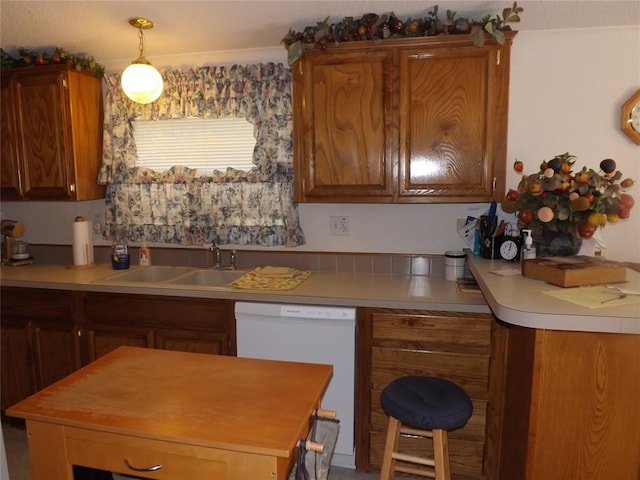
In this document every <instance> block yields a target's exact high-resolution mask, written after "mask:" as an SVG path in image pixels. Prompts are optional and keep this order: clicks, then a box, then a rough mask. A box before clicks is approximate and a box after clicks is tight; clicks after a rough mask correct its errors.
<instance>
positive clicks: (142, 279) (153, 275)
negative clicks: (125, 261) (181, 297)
mask: <svg viewBox="0 0 640 480" xmlns="http://www.w3.org/2000/svg"><path fill="white" fill-rule="evenodd" d="M189 272H193V268H192V267H171V266H160V265H156V266H151V267H141V268H138V269H136V270H130V271H127V272H123V273H118V274H116V275H112V276H110V277H108V278H105V279H103V280H101V282H107V283H162V282H166V281H168V280H172V279H174V278H177V277H179V276H181V275H184V274H185V273H189Z"/></svg>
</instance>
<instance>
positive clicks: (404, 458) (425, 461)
mask: <svg viewBox="0 0 640 480" xmlns="http://www.w3.org/2000/svg"><path fill="white" fill-rule="evenodd" d="M391 458H394V459H395V460H400V461H401V462H411V463H417V464H419V465H425V466H427V467H435V466H436V462H435V460H433V459H432V458H425V457H416V456H415V455H409V454H407V453H399V452H393V453H392V454H391Z"/></svg>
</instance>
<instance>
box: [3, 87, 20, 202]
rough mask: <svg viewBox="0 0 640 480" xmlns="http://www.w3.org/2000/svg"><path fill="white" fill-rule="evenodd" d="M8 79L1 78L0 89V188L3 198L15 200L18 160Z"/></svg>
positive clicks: (18, 181)
mask: <svg viewBox="0 0 640 480" xmlns="http://www.w3.org/2000/svg"><path fill="white" fill-rule="evenodd" d="M8 83H9V82H8V81H5V79H3V80H2V88H1V89H0V92H1V94H0V95H1V96H0V143H1V145H2V150H1V151H0V155H2V157H1V158H2V161H1V162H0V189H1V192H2V199H3V200H17V199H19V198H20V197H21V189H20V174H19V168H20V167H19V162H18V144H17V142H16V138H17V137H16V124H15V113H14V109H13V102H12V101H11V93H10V89H9V85H8ZM5 84H6V85H5Z"/></svg>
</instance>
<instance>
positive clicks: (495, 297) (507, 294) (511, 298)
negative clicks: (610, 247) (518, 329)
mask: <svg viewBox="0 0 640 480" xmlns="http://www.w3.org/2000/svg"><path fill="white" fill-rule="evenodd" d="M467 261H468V264H469V269H470V270H471V273H473V276H474V277H475V279H476V280H477V282H478V284H479V285H480V288H481V290H482V292H483V294H484V296H485V299H486V301H487V303H488V304H489V306H490V307H491V310H492V311H493V313H494V315H495V316H496V317H498V318H499V319H500V320H502V321H504V322H506V323H510V324H513V325H519V326H522V327H530V328H538V329H549V330H573V331H586V332H608V333H634V334H640V304H634V305H620V306H615V305H610V304H609V305H607V306H603V307H597V308H588V307H583V306H580V305H577V304H574V303H571V302H568V301H565V300H560V299H557V298H554V297H552V296H550V295H547V294H545V293H543V292H550V291H554V290H566V289H564V288H562V287H556V286H554V285H551V284H549V283H546V282H543V281H539V280H533V279H530V278H525V277H522V276H521V275H507V276H501V275H497V274H495V273H491V272H493V271H496V270H507V269H513V268H516V269H517V268H519V264H511V263H510V262H505V261H504V260H485V259H483V258H480V257H474V256H469V257H467ZM626 278H627V281H626V282H624V283H620V284H616V285H618V286H621V287H623V288H626V289H629V290H633V291H640V273H638V272H635V271H633V270H632V269H630V268H627V272H626ZM575 288H581V287H575Z"/></svg>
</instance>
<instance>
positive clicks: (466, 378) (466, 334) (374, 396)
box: [356, 308, 494, 480]
mask: <svg viewBox="0 0 640 480" xmlns="http://www.w3.org/2000/svg"><path fill="white" fill-rule="evenodd" d="M493 323H494V319H493V316H492V315H491V314H477V313H457V312H436V311H417V310H396V309H376V308H364V309H361V310H360V311H359V318H358V333H357V343H358V349H357V350H358V353H357V369H356V371H357V374H358V378H357V379H356V381H357V391H356V406H357V413H356V467H357V468H358V469H359V470H365V471H373V470H377V469H379V468H380V466H381V464H382V454H383V451H384V441H385V433H386V429H387V420H388V418H387V416H386V415H385V413H384V411H383V410H382V408H381V406H380V394H381V392H382V390H383V389H384V388H385V387H386V386H387V385H388V384H389V383H390V382H391V381H392V380H394V379H396V378H399V377H403V376H406V375H425V376H436V377H442V378H446V379H448V380H451V381H453V382H455V383H457V384H458V385H460V386H461V387H463V388H464V389H465V390H466V392H467V393H468V394H469V396H470V397H471V398H472V401H473V415H472V417H471V419H470V420H469V422H468V423H467V425H466V426H465V427H463V428H461V429H458V430H456V431H452V432H450V434H449V456H450V462H451V471H452V476H453V479H454V480H472V479H473V480H480V479H482V478H484V477H483V458H484V455H485V449H486V448H487V445H486V444H487V431H488V429H487V412H488V410H489V409H488V403H489V391H490V389H489V371H490V357H491V338H492V328H493ZM403 444H404V446H403ZM401 448H404V450H405V451H406V452H407V453H414V454H419V455H430V454H431V451H432V450H431V444H430V441H429V440H428V439H415V438H404V437H403V438H401ZM487 478H489V477H487Z"/></svg>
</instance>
